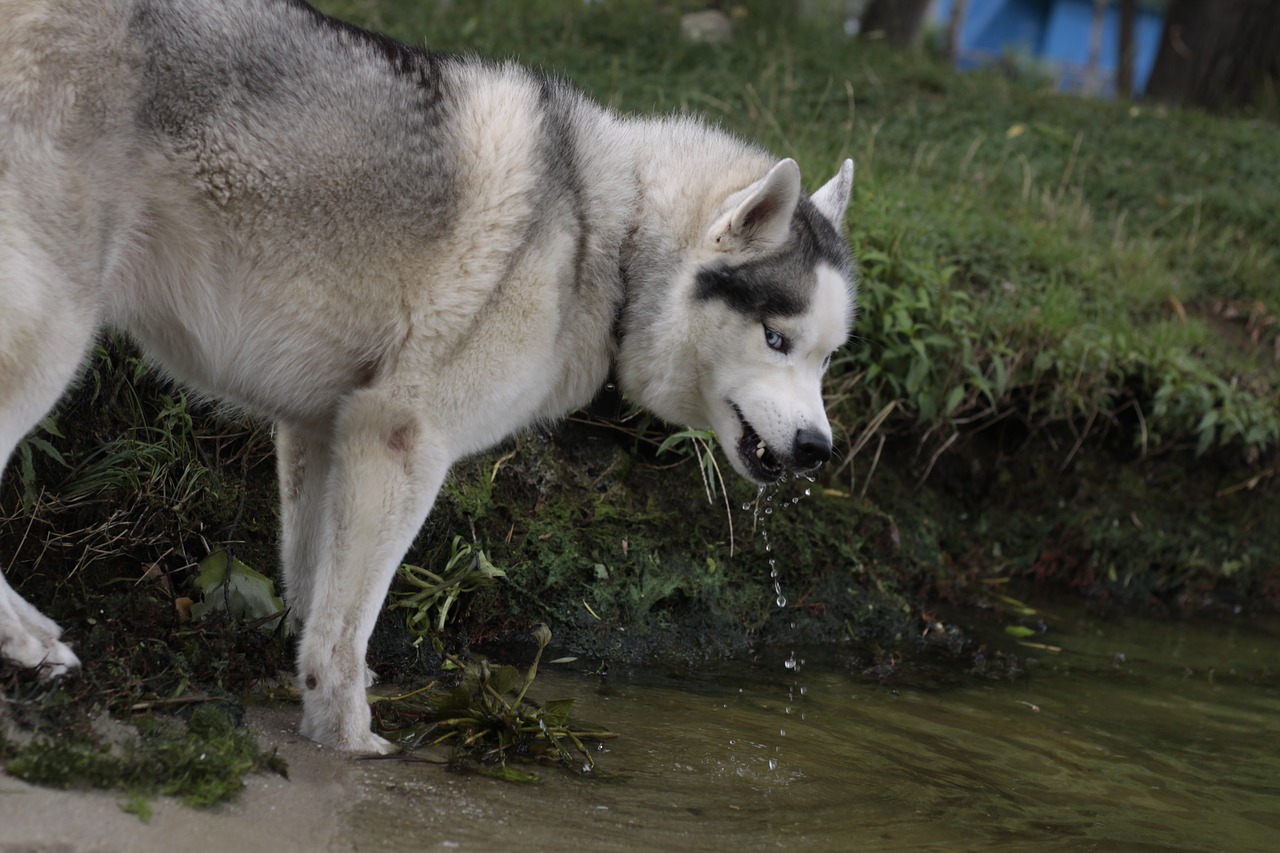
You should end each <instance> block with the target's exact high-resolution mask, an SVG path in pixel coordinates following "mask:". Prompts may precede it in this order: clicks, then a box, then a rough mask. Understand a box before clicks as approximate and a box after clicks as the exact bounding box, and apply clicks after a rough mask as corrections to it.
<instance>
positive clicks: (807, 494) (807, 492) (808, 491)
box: [804, 489, 810, 498]
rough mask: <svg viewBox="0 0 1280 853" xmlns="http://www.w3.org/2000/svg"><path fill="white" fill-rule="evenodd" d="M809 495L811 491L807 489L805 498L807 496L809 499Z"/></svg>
mask: <svg viewBox="0 0 1280 853" xmlns="http://www.w3.org/2000/svg"><path fill="white" fill-rule="evenodd" d="M809 493H810V490H809V489H805V490H804V496H805V497H806V498H807V497H809Z"/></svg>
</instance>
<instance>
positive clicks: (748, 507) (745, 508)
mask: <svg viewBox="0 0 1280 853" xmlns="http://www.w3.org/2000/svg"><path fill="white" fill-rule="evenodd" d="M742 508H743V509H744V510H747V509H751V504H749V503H748V504H743V505H742Z"/></svg>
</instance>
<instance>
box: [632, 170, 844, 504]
mask: <svg viewBox="0 0 1280 853" xmlns="http://www.w3.org/2000/svg"><path fill="white" fill-rule="evenodd" d="M852 183H853V162H852V161H846V162H845V163H844V165H843V166H842V167H841V168H840V171H839V172H838V173H837V174H836V176H835V177H834V178H832V179H831V180H830V181H829V182H828V183H827V184H826V185H825V186H823V187H822V188H821V189H820V190H818V191H817V192H815V193H814V194H813V195H812V196H811V197H806V196H805V195H804V193H803V192H802V191H801V187H800V170H799V168H798V167H797V166H796V163H795V161H793V160H783V161H781V162H780V163H778V164H777V165H775V166H774V167H773V168H772V169H771V170H769V172H768V173H767V174H766V175H765V176H764V177H762V178H760V179H759V180H757V181H755V182H754V183H752V184H750V185H749V186H746V187H744V188H742V189H741V190H738V191H736V192H734V193H732V194H730V195H729V196H728V197H727V198H725V199H724V200H723V202H722V203H721V204H720V205H719V206H718V207H717V208H716V211H715V214H714V216H713V217H712V219H711V220H710V222H709V223H705V224H704V225H703V227H702V229H701V235H700V241H701V245H699V246H696V247H694V248H693V250H692V251H691V252H690V253H689V254H688V255H687V256H686V262H685V263H683V264H682V265H681V266H682V269H681V273H680V275H679V278H680V279H681V282H680V286H679V287H678V288H677V292H678V293H680V294H681V297H680V298H679V299H677V300H675V301H676V302H677V303H678V304H676V305H668V306H663V307H662V308H661V309H657V308H656V307H651V310H660V311H663V312H667V316H665V317H664V318H663V319H662V320H661V321H659V323H658V324H657V328H658V329H660V331H659V333H658V334H657V335H656V336H653V335H651V336H650V337H651V338H652V340H649V341H648V343H647V346H645V347H644V348H645V349H646V350H648V353H649V355H650V357H652V358H653V359H654V360H655V362H656V363H655V364H654V365H652V366H651V368H650V369H648V370H637V369H635V366H634V364H631V363H629V362H634V361H635V360H636V354H635V353H634V352H633V353H626V352H624V353H623V354H622V355H621V356H620V359H619V369H620V373H621V376H622V380H623V387H624V389H627V390H628V393H630V394H635V390H634V389H635V386H636V384H638V383H637V382H634V381H633V382H630V383H629V382H628V381H627V379H628V376H627V373H628V371H629V370H630V372H631V373H632V375H633V378H635V379H639V380H641V381H640V383H639V384H642V385H643V386H644V387H643V388H641V389H640V393H639V394H638V395H637V396H638V398H639V400H640V402H642V403H644V404H645V405H646V406H647V407H649V408H650V409H652V410H654V411H655V412H657V413H658V414H659V415H662V416H663V417H665V418H667V419H668V420H673V421H676V422H684V423H688V424H691V425H695V426H710V427H712V428H713V429H714V430H715V431H716V434H717V435H718V436H719V438H720V442H721V444H722V445H723V446H724V448H725V451H726V453H727V454H728V456H729V459H730V461H731V462H732V464H733V467H734V468H735V469H736V470H737V471H738V473H740V474H742V475H743V476H744V477H746V478H748V479H750V480H752V481H754V482H756V483H770V482H774V481H776V480H778V479H779V478H781V477H782V476H783V475H784V474H785V473H787V472H788V471H790V470H809V469H813V468H816V467H818V466H819V465H821V464H822V463H823V462H826V461H827V460H828V459H830V458H831V453H832V445H831V426H830V424H829V423H828V421H827V416H826V410H825V408H824V406H823V402H822V378H823V375H824V374H825V373H826V370H827V366H828V364H829V363H830V360H831V355H832V353H833V352H834V351H835V350H836V349H837V348H839V347H840V346H841V345H842V344H843V343H844V342H845V340H846V338H847V337H848V334H849V328H850V326H851V324H852V322H853V316H854V310H855V289H854V283H853V260H852V257H851V254H850V251H849V246H848V243H847V242H846V240H845V238H844V236H843V231H844V218H845V209H846V207H847V206H848V203H849V191H850V188H851V186H852ZM623 348H624V350H626V349H627V342H626V340H625V338H624V344H623ZM655 348H657V349H662V350H663V351H662V352H661V353H658V352H655V351H654V349H655ZM677 352H678V355H677ZM673 355H674V356H677V357H676V358H675V359H673V358H672V356H673ZM629 386H630V387H629Z"/></svg>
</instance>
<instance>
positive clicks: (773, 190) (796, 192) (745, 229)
mask: <svg viewBox="0 0 1280 853" xmlns="http://www.w3.org/2000/svg"><path fill="white" fill-rule="evenodd" d="M799 201H800V167H799V166H797V165H796V161H795V160H792V159H790V158H788V159H786V160H782V161H780V162H779V163H778V164H777V165H775V166H774V167H773V168H772V169H770V170H769V174H767V175H765V176H764V177H763V178H761V179H760V180H758V181H756V182H755V183H754V184H752V185H751V186H749V187H747V188H746V189H744V190H741V191H739V192H736V193H734V194H733V195H731V196H729V198H728V199H727V200H726V201H725V209H726V212H725V213H724V215H722V216H721V217H720V218H719V219H717V220H716V223H715V224H714V225H712V226H711V231H710V232H709V234H708V236H709V237H710V239H711V242H712V244H713V245H714V246H715V248H716V249H718V250H719V251H722V252H732V251H736V250H738V249H742V248H744V247H746V246H750V245H761V244H763V245H770V244H773V245H777V244H781V243H784V242H786V239H787V236H788V235H789V234H790V233H791V217H792V215H794V214H795V212H796V204H797V203H798V202H799Z"/></svg>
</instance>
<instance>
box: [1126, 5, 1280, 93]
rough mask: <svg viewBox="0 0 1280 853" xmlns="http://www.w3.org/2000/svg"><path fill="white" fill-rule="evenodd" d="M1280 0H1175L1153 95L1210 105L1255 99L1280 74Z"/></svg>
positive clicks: (1162, 42)
mask: <svg viewBox="0 0 1280 853" xmlns="http://www.w3.org/2000/svg"><path fill="white" fill-rule="evenodd" d="M1277 45H1280V3H1276V2H1274V0H1170V3H1169V8H1168V11H1167V12H1166V14H1165V26H1164V35H1163V36H1161V39H1160V51H1159V53H1158V54H1156V64H1155V67H1154V68H1153V69H1152V71H1151V80H1150V82H1149V83H1148V84H1147V95H1148V97H1151V98H1154V99H1157V100H1163V101H1169V102H1171V103H1176V104H1186V105H1194V106H1198V107H1203V108H1205V109H1210V110H1212V109H1224V108H1230V107H1239V106H1244V105H1247V104H1249V103H1252V102H1253V100H1254V98H1255V96H1256V95H1257V93H1258V90H1259V87H1260V86H1262V85H1263V83H1264V82H1265V81H1267V80H1272V81H1274V80H1276V79H1278V78H1280V49H1277Z"/></svg>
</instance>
